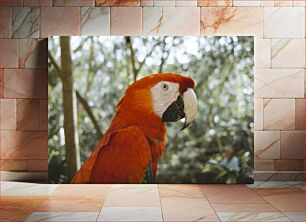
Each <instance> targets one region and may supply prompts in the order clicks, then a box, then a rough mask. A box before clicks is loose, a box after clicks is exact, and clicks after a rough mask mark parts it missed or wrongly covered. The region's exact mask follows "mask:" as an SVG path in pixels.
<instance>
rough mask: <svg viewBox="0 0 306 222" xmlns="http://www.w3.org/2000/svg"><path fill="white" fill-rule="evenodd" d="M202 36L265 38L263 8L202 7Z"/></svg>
mask: <svg viewBox="0 0 306 222" xmlns="http://www.w3.org/2000/svg"><path fill="white" fill-rule="evenodd" d="M201 34H202V35H238V36H240V35H241V36H245V35H254V36H255V37H256V38H261V37H262V36H263V8H260V7H202V8H201Z"/></svg>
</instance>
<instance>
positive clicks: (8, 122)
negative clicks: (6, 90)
mask: <svg viewBox="0 0 306 222" xmlns="http://www.w3.org/2000/svg"><path fill="white" fill-rule="evenodd" d="M0 116H1V121H0V129H1V130H16V122H17V121H16V100H15V99H1V100H0Z"/></svg>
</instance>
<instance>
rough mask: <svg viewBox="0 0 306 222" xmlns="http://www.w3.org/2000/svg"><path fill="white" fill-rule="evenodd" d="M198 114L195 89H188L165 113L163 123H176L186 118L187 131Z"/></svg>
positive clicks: (185, 126)
mask: <svg viewBox="0 0 306 222" xmlns="http://www.w3.org/2000/svg"><path fill="white" fill-rule="evenodd" d="M196 113H197V97H196V94H195V93H194V91H193V89H191V88H188V89H187V90H186V91H185V92H184V94H183V95H179V96H178V97H177V99H176V101H174V102H173V103H171V105H170V106H169V107H168V108H167V109H166V111H165V112H164V113H163V116H162V121H163V122H176V121H178V120H180V119H183V118H185V122H184V126H183V128H182V130H183V129H185V128H187V127H188V126H189V124H190V123H191V122H192V121H193V120H194V117H195V115H196Z"/></svg>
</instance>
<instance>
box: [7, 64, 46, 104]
mask: <svg viewBox="0 0 306 222" xmlns="http://www.w3.org/2000/svg"><path fill="white" fill-rule="evenodd" d="M47 71H48V70H47V69H5V70H4V73H3V79H4V85H3V88H4V89H3V95H4V97H5V98H47V96H48V73H47Z"/></svg>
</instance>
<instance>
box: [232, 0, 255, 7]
mask: <svg viewBox="0 0 306 222" xmlns="http://www.w3.org/2000/svg"><path fill="white" fill-rule="evenodd" d="M233 6H234V7H237V6H244V7H251V6H257V7H259V6H260V0H233Z"/></svg>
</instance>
